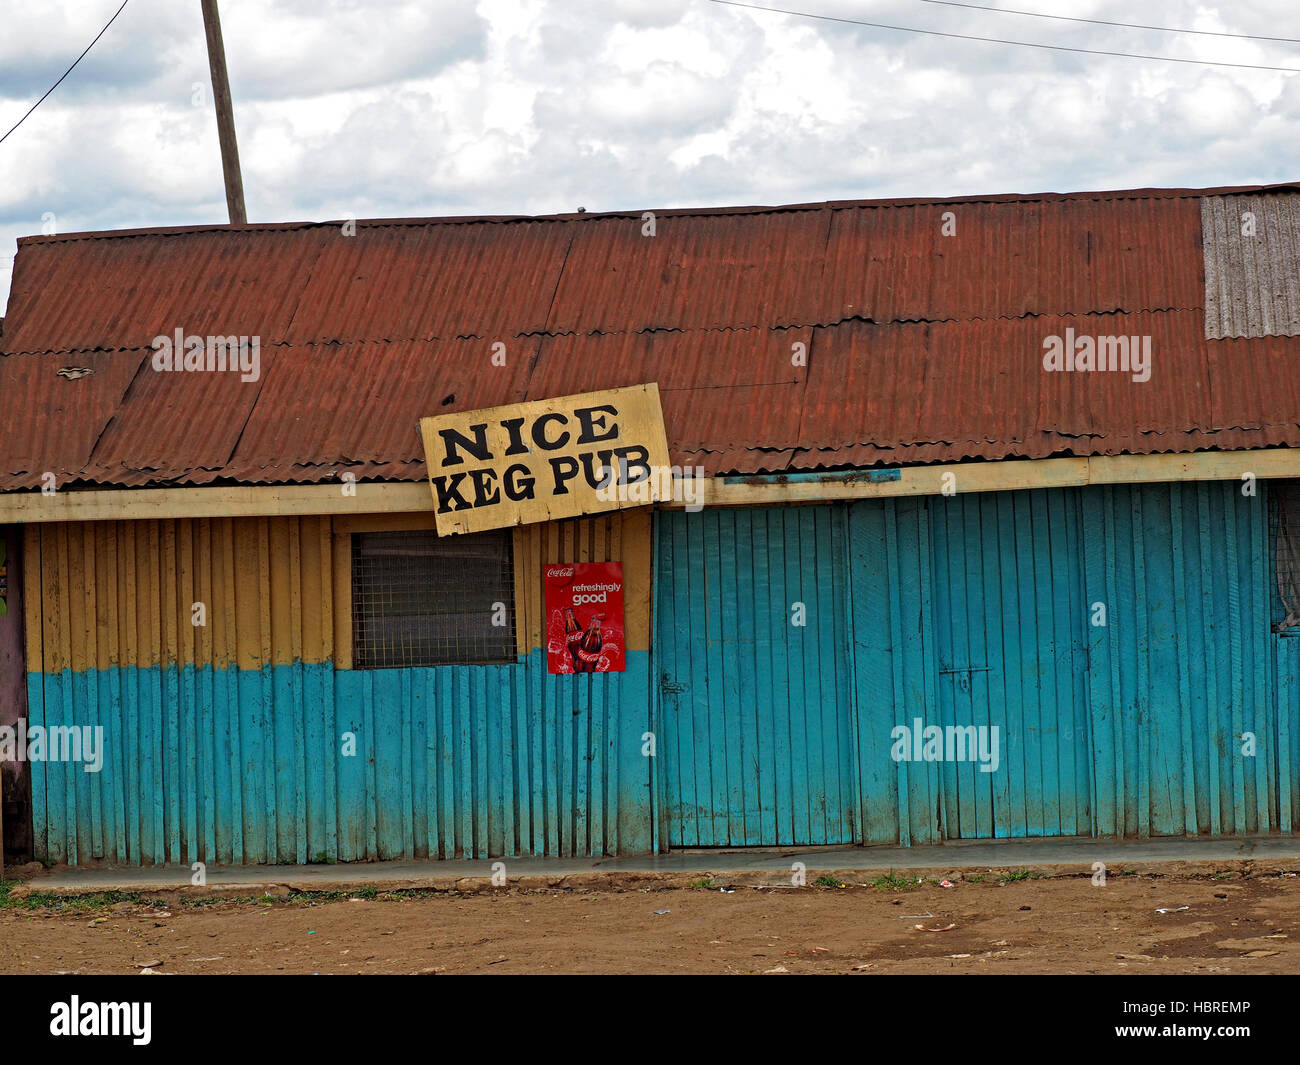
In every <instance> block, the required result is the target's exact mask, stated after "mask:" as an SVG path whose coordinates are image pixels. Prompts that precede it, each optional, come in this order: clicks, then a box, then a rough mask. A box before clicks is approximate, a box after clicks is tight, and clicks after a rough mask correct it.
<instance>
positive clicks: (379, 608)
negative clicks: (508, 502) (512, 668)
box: [352, 529, 515, 669]
mask: <svg viewBox="0 0 1300 1065" xmlns="http://www.w3.org/2000/svg"><path fill="white" fill-rule="evenodd" d="M514 583H515V582H514V552H513V538H512V534H511V531H510V530H509V529H504V530H501V531H499V532H487V533H474V534H472V535H468V536H448V537H440V536H438V534H437V533H436V532H433V531H432V530H429V531H424V530H418V531H412V532H372V533H353V534H352V664H353V667H354V668H356V669H393V668H399V667H405V666H442V665H486V664H491V663H502V662H513V661H515V609H514V607H515V594H514Z"/></svg>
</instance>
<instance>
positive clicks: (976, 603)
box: [849, 491, 1092, 843]
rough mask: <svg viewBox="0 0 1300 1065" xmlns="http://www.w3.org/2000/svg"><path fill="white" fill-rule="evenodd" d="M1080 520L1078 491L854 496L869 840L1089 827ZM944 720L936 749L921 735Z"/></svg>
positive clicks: (1080, 831)
mask: <svg viewBox="0 0 1300 1065" xmlns="http://www.w3.org/2000/svg"><path fill="white" fill-rule="evenodd" d="M1079 524H1080V517H1079V496H1078V493H1077V492H1061V491H1055V492H1052V491H1035V492H1017V493H998V494H981V495H965V496H962V495H957V496H953V497H938V498H933V499H916V500H911V499H899V500H867V501H863V502H860V503H855V504H853V505H852V507H851V508H850V525H849V527H850V542H851V546H850V565H851V575H852V580H851V583H852V602H853V615H854V642H853V650H854V665H855V673H856V686H857V700H856V706H857V713H858V722H857V724H858V734H859V759H860V766H861V773H862V795H863V835H864V837H865V838H866V840H867V841H868V842H872V843H889V842H894V841H898V842H902V843H926V842H936V841H938V840H940V839H970V838H983V837H999V836H1061V835H1067V836H1068V835H1087V834H1089V833H1090V832H1091V831H1092V813H1091V775H1092V763H1091V746H1090V744H1091V740H1090V732H1089V717H1088V698H1087V644H1086V636H1085V623H1086V621H1085V619H1086V616H1087V614H1086V607H1085V604H1084V602H1083V581H1082V559H1081V555H1080V550H1079V543H1080V536H1079ZM933 727H937V728H938V729H940V730H942V734H943V739H944V742H943V748H942V752H941V753H939V752H935V753H939V757H937V758H933V759H931V758H930V757H929V752H926V751H924V750H923V749H921V748H922V745H921V744H920V743H914V742H913V736H914V734H915V733H917V732H918V731H920V732H921V733H922V735H924V734H925V732H924V730H926V729H930V728H933ZM899 728H905V729H907V732H906V733H905V734H903V735H904V736H905V737H906V738H905V739H904V740H903V742H902V744H901V750H900V742H899V740H900V738H902V737H900V734H899V733H898V732H896V731H895V730H896V729H899ZM950 729H953V730H960V732H954V735H955V736H961V737H962V738H961V740H959V741H958V742H956V743H954V744H953V750H951V751H950V750H949V744H948V735H949V730H950ZM972 729H973V730H975V732H972V731H971V730H972ZM993 730H996V732H994V731H993ZM975 736H979V741H978V742H980V743H983V744H984V746H983V747H979V748H976V750H978V751H983V752H985V753H987V754H988V755H989V756H990V757H988V758H979V757H972V756H971V755H972V749H971V747H970V741H971V740H972V739H973V738H974V737H975ZM914 753H921V754H922V755H923V757H921V758H914V757H913V754H914ZM954 754H955V755H956V757H953V755H954ZM985 766H987V767H988V768H987V769H985V768H984V767H985Z"/></svg>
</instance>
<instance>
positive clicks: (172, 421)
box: [0, 186, 1300, 489]
mask: <svg viewBox="0 0 1300 1065" xmlns="http://www.w3.org/2000/svg"><path fill="white" fill-rule="evenodd" d="M1229 195H1234V196H1250V197H1251V198H1252V199H1251V202H1258V203H1260V204H1262V205H1263V206H1262V207H1261V210H1263V211H1265V212H1266V214H1267V217H1275V216H1276V217H1287V218H1289V217H1291V216H1292V215H1291V213H1290V212H1293V211H1294V210H1295V203H1296V201H1297V195H1296V193H1295V191H1294V190H1293V189H1292V187H1291V186H1280V187H1273V188H1269V189H1260V188H1254V189H1215V190H1135V191H1128V192H1116V193H1080V194H1075V195H1056V194H1052V195H1040V196H993V197H968V198H958V199H947V200H925V201H900V200H890V201H862V202H841V203H823V204H796V205H790V206H785V207H775V208H761V207H750V208H733V209H725V210H707V209H701V210H689V211H658V212H654V215H655V219H654V235H653V236H648V235H645V229H646V226H645V222H644V220H643V216H642V213H641V212H620V213H612V214H604V215H595V214H592V215H564V216H552V217H543V218H525V217H509V218H453V219H391V220H378V221H373V222H364V221H363V222H358V223H356V235H355V236H346V235H344V233H343V230H342V224H341V223H286V224H277V225H267V226H249V227H240V228H231V227H226V226H218V227H200V228H181V229H166V230H154V231H131V232H118V233H95V234H72V235H64V236H58V237H29V238H24V239H23V240H22V241H20V246H19V253H18V255H17V257H16V261H15V268H14V279H13V288H12V291H11V295H10V301H9V308H8V313H7V316H6V319H5V331H4V334H3V337H2V338H0V396H2V397H3V398H4V401H5V405H6V408H7V409H8V410H10V411H11V412H13V411H19V412H21V416H20V418H18V419H11V420H10V421H9V423H8V425H9V427H8V428H7V430H6V431H5V432H4V433H3V434H0V489H14V488H21V487H33V486H35V485H37V484H38V483H39V480H40V477H41V474H42V473H43V472H45V471H50V472H53V473H55V474H56V476H58V478H59V480H60V482H61V483H64V484H67V483H69V482H71V483H81V484H102V485H126V486H134V485H146V484H154V485H163V484H173V485H176V484H208V483H214V482H226V483H252V484H275V483H302V482H312V481H324V480H328V479H330V478H332V477H334V476H336V475H337V474H339V473H341V472H343V471H345V470H350V471H352V472H353V473H354V474H356V475H357V477H358V478H359V479H379V478H386V479H402V480H414V479H419V478H421V477H423V475H424V467H423V460H422V455H421V451H420V444H419V439H418V437H417V435H416V431H415V426H416V422H417V420H418V418H419V417H421V416H422V415H426V414H430V413H437V412H440V411H452V410H469V409H476V408H480V407H488V406H495V405H498V404H503V403H510V402H515V401H518V400H521V399H530V398H531V399H535V398H541V397H544V396H550V395H563V394H570V393H575V392H584V391H591V390H596V389H602V388H610V387H617V386H620V385H629V384H636V383H640V382H643V381H656V382H658V384H659V387H660V391H661V394H662V397H663V405H664V418H665V422H666V427H667V430H668V439H669V444H670V447H671V450H672V453H673V458H674V461H676V462H679V463H681V464H684V465H699V466H703V467H704V468H705V469H706V470H707V471H708V472H710V473H763V472H780V471H785V470H809V469H819V468H834V467H845V466H869V465H880V464H888V465H898V464H904V463H917V462H940V461H943V462H954V461H962V460H972V459H1002V458H1011V457H1025V458H1043V457H1048V456H1054V455H1081V454H1120V453H1134V454H1138V453H1149V452H1171V451H1194V450H1203V449H1236V448H1246V447H1262V446H1276V445H1288V446H1300V362H1298V360H1300V340H1291V339H1289V338H1286V337H1275V336H1259V337H1251V338H1248V339H1239V340H1217V339H1206V336H1205V333H1206V328H1207V326H1206V323H1207V316H1206V293H1207V288H1206V270H1205V266H1204V261H1205V260H1204V259H1203V253H1204V255H1206V256H1208V255H1209V254H1210V251H1209V250H1206V249H1208V248H1209V247H1210V246H1211V245H1210V244H1205V245H1203V239H1202V212H1203V210H1210V209H1209V208H1203V203H1205V202H1207V199H1206V198H1207V197H1221V196H1229ZM1220 202H1224V201H1220ZM1233 209H1235V208H1233ZM1270 212H1271V213H1270ZM1224 262H1225V264H1226V265H1225V267H1224V269H1227V270H1229V271H1231V270H1233V269H1236V270H1239V271H1240V270H1242V269H1243V267H1241V266H1239V265H1236V264H1237V263H1238V260H1234V259H1232V258H1231V257H1225V258H1224ZM1238 280H1239V283H1240V284H1242V285H1250V284H1254V283H1255V278H1254V275H1250V276H1246V277H1244V279H1238ZM177 328H180V329H182V330H183V331H184V333H185V334H187V335H201V336H202V335H208V334H214V335H221V336H239V335H245V336H258V337H260V339H261V373H260V376H259V378H258V380H257V381H252V382H243V381H240V380H239V377H238V375H236V374H231V373H226V374H214V373H158V372H155V371H154V370H153V369H152V367H151V354H152V353H151V351H150V348H149V345H150V343H151V341H152V339H153V337H154V336H155V335H157V334H160V333H161V334H168V335H170V334H171V333H172V332H173V331H174V330H175V329H177ZM1068 329H1073V330H1074V332H1075V333H1076V334H1078V335H1083V334H1085V333H1086V334H1089V335H1093V334H1095V335H1124V336H1129V335H1134V336H1143V335H1145V336H1150V337H1151V338H1152V340H1151V345H1152V353H1153V354H1152V372H1151V379H1150V380H1149V381H1147V382H1145V383H1137V382H1134V381H1133V380H1132V379H1131V375H1128V374H1122V373H1096V372H1094V373H1045V372H1044V370H1043V366H1042V358H1043V350H1044V349H1043V343H1044V338H1045V337H1048V336H1051V335H1064V334H1065V331H1066V330H1068ZM496 343H502V344H504V345H505V352H506V365H505V366H504V367H501V366H498V365H495V364H494V363H493V361H492V351H493V348H492V345H493V344H496ZM796 345H803V346H804V349H803V350H805V351H806V352H807V360H806V365H804V364H800V363H799V361H798V360H792V357H791V356H792V354H794V352H795V351H796V350H798V349H797V348H796ZM68 366H76V367H83V368H87V369H91V370H94V373H93V374H90V375H86V376H81V377H79V378H77V379H67V378H65V377H61V376H59V375H58V374H57V372H56V371H57V370H58V369H59V368H62V367H68Z"/></svg>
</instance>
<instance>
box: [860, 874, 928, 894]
mask: <svg viewBox="0 0 1300 1065" xmlns="http://www.w3.org/2000/svg"><path fill="white" fill-rule="evenodd" d="M920 883H921V880H920V878H919V877H918V878H917V879H916V880H913V879H912V878H911V877H908V876H904V875H903V874H901V873H895V872H894V871H893V870H892V869H891V870H890V871H889V872H888V873H886V874H885V875H884V876H878V877H876V879H875V880H873V881H872V882H871V886H872V887H873V888H875V889H876V890H877V891H911V890H912V889H914V888H915V887H917V886H918V885H919V884H920Z"/></svg>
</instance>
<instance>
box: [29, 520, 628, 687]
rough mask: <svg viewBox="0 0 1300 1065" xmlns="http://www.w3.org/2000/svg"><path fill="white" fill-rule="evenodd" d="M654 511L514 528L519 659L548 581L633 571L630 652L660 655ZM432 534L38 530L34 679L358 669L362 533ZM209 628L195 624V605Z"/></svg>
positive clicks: (229, 528)
mask: <svg viewBox="0 0 1300 1065" xmlns="http://www.w3.org/2000/svg"><path fill="white" fill-rule="evenodd" d="M650 522H651V518H650V511H649V510H648V509H641V510H635V511H624V512H619V513H611V514H608V515H602V516H599V517H592V518H575V519H572V520H568V521H559V522H548V523H546V524H544V525H531V526H521V527H519V528H517V529H516V530H515V616H516V625H517V639H518V650H519V653H520V654H521V655H522V654H525V653H527V652H528V651H529V650H530V649H535V648H538V647H541V646H542V641H543V629H544V625H545V621H544V617H543V615H544V609H543V607H544V600H543V579H542V569H543V566H544V565H546V564H548V563H556V562H606V561H619V560H621V561H622V562H623V578H624V584H625V591H626V595H625V608H626V625H627V646H628V649H629V650H647V649H648V648H649V646H650V566H651V540H650ZM397 528H433V516H432V514H429V515H425V514H399V515H382V514H380V515H373V516H370V515H355V516H338V517H333V518H331V517H328V516H321V517H302V518H297V517H275V518H195V519H177V520H162V521H102V522H70V523H58V524H42V525H29V526H27V527H26V533H25V538H24V551H23V566H24V578H25V581H26V584H25V587H27V588H31V589H37V588H39V589H41V593H42V594H41V595H40V596H37V595H34V594H33V595H28V596H27V597H26V602H27V615H26V621H27V625H26V629H27V649H28V654H27V661H28V669H30V670H36V669H39V670H41V671H43V672H61V671H62V670H64V669H72V670H78V671H79V670H85V669H96V668H99V669H103V668H107V667H110V666H123V665H136V666H154V665H175V664H181V665H187V664H193V665H209V664H212V665H216V666H219V667H230V666H237V667H239V668H241V669H259V668H261V667H262V666H263V665H266V664H272V665H284V664H289V663H292V662H295V661H303V662H312V663H315V662H327V661H330V660H333V661H334V662H335V663H336V665H337V666H338V667H339V668H341V669H349V668H351V664H352V617H351V534H352V533H353V532H362V531H378V530H383V529H397ZM196 602H199V603H204V604H206V606H207V625H206V626H195V625H193V624H192V623H191V616H192V608H193V604H194V603H196Z"/></svg>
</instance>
